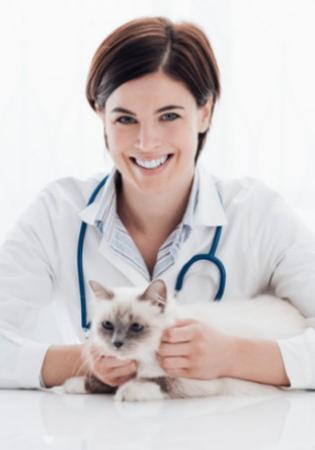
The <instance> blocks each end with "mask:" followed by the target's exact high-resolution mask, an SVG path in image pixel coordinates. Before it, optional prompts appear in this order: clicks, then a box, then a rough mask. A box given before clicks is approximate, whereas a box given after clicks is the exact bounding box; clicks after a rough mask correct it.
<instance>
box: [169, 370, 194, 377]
mask: <svg viewBox="0 0 315 450" xmlns="http://www.w3.org/2000/svg"><path fill="white" fill-rule="evenodd" d="M165 372H166V373H167V375H168V376H170V377H183V378H190V376H189V369H167V370H166V371H165Z"/></svg>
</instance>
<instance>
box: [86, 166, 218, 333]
mask: <svg viewBox="0 0 315 450" xmlns="http://www.w3.org/2000/svg"><path fill="white" fill-rule="evenodd" d="M107 178H108V175H106V177H105V178H103V179H102V180H101V181H100V183H99V184H98V185H97V186H96V188H95V189H94V191H93V192H92V194H91V196H90V198H89V201H88V203H87V206H89V205H91V203H93V202H94V200H95V198H96V196H97V194H98V193H99V191H100V190H101V189H102V187H103V186H104V185H105V183H106V181H107ZM86 228H87V224H86V223H85V222H82V223H81V227H80V234H79V240H78V247H77V271H78V280H79V289H80V302H81V327H82V328H83V331H84V332H85V334H86V335H88V332H89V329H90V326H91V322H88V320H87V308H86V295H85V283H84V272H83V246H84V239H85V233H86ZM221 233H222V226H218V227H216V231H215V235H214V238H213V241H212V244H211V248H210V250H209V253H200V254H199V255H195V256H193V257H192V258H190V260H189V261H187V262H186V264H184V266H183V267H182V268H181V270H180V272H179V274H178V275H177V279H176V283H175V292H176V293H177V292H179V291H180V290H181V289H182V286H183V282H184V278H185V275H186V273H187V272H188V270H189V269H190V268H191V266H192V265H193V264H194V263H195V262H197V261H201V260H205V261H209V262H210V263H212V264H214V265H215V266H216V267H217V269H218V271H219V275H220V278H219V280H220V281H219V289H218V291H217V293H216V296H215V298H214V300H215V301H219V300H221V298H222V297H223V294H224V289H225V284H226V272H225V268H224V265H223V264H222V262H221V261H220V260H219V259H218V258H217V257H216V256H215V252H216V250H217V247H218V244H219V241H220V237H221Z"/></svg>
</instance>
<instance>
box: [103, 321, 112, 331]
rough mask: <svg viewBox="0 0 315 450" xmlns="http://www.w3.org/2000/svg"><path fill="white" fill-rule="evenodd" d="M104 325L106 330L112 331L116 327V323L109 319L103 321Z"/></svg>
mask: <svg viewBox="0 0 315 450" xmlns="http://www.w3.org/2000/svg"><path fill="white" fill-rule="evenodd" d="M102 327H103V328H105V330H109V331H112V330H113V329H114V325H113V324H112V322H109V321H108V320H104V321H103V322H102Z"/></svg>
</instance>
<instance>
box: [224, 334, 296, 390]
mask: <svg viewBox="0 0 315 450" xmlns="http://www.w3.org/2000/svg"><path fill="white" fill-rule="evenodd" d="M231 347H232V352H231V353H232V357H231V358H230V363H229V365H228V367H227V370H226V374H225V375H224V376H227V377H232V378H241V379H245V380H250V381H256V382H258V383H264V384H272V385H275V386H286V387H287V386H290V381H289V379H288V377H287V374H286V371H285V367H284V364H283V360H282V356H281V353H280V349H279V346H278V344H277V342H275V341H272V340H262V339H247V338H241V337H233V338H232V341H231Z"/></svg>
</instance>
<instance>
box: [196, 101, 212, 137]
mask: <svg viewBox="0 0 315 450" xmlns="http://www.w3.org/2000/svg"><path fill="white" fill-rule="evenodd" d="M212 105H213V97H212V96H211V97H209V98H208V100H207V102H206V103H205V104H204V105H203V106H200V107H199V133H204V132H205V131H207V130H208V129H209V126H210V122H211V116H212Z"/></svg>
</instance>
